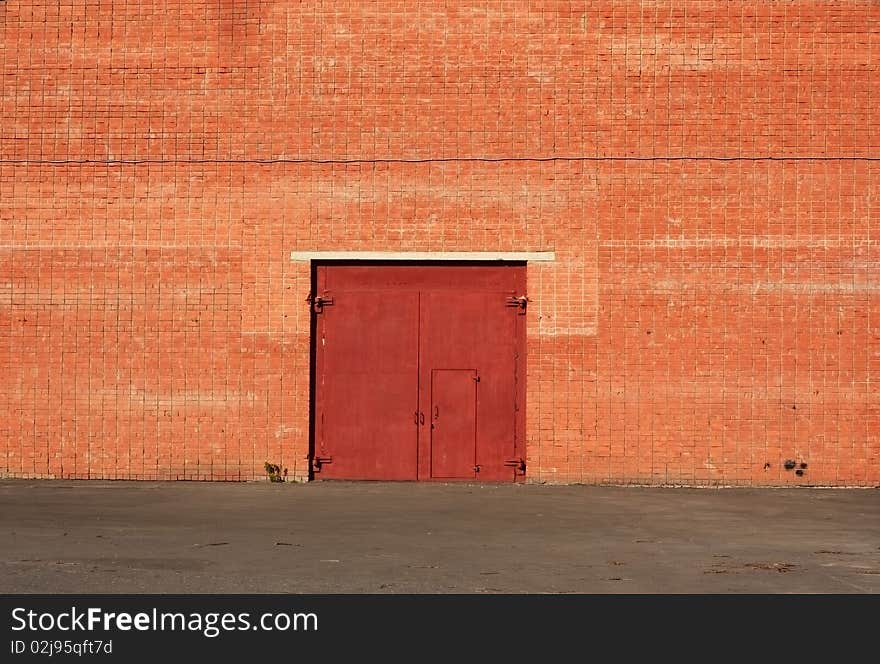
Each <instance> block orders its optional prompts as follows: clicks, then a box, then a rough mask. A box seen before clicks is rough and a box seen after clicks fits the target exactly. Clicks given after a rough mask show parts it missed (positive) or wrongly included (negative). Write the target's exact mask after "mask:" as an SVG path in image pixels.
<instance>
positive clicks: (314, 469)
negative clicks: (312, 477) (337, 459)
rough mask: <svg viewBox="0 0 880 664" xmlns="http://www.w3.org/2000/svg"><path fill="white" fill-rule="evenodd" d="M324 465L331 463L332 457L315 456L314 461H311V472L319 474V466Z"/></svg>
mask: <svg viewBox="0 0 880 664" xmlns="http://www.w3.org/2000/svg"><path fill="white" fill-rule="evenodd" d="M325 463H333V457H322V456H316V457H315V458H314V459H312V472H315V473H320V472H321V466H323V465H324V464H325Z"/></svg>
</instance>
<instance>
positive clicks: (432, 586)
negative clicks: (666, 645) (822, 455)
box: [0, 480, 880, 593]
mask: <svg viewBox="0 0 880 664" xmlns="http://www.w3.org/2000/svg"><path fill="white" fill-rule="evenodd" d="M0 532H2V533H3V537H2V541H0V592H4V593H21V592H25V593H30V592H50V593H71V592H88V593H98V592H100V593H125V592H160V593H167V592H182V593H205V592H221V593H222V592H258V593H269V592H285V593H286V592H293V593H297V592H301V593H339V592H354V593H364V592H379V593H398V592H411V593H428V592H439V593H450V592H455V593H491V592H524V593H544V592H547V593H569V592H592V593H628V592H640V593H658V592H659V593H670V592H687V593H703V592H711V593H727V592H769V593H791V592H805V593H877V592H880V491H878V490H876V489H865V490H814V489H793V490H759V489H720V490H719V489H649V488H609V487H584V486H567V487H561V486H537V485H524V486H523V485H517V486H514V485H502V486H497V485H496V486H489V485H476V484H474V485H470V484H469V485H463V484H454V485H444V484H408V483H407V484H384V483H330V482H325V483H314V484H307V485H306V484H269V483H266V484H199V483H152V482H150V483H133V482H62V481H54V482H49V481H47V482H31V481H20V480H19V481H16V480H8V481H0Z"/></svg>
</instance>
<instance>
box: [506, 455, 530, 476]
mask: <svg viewBox="0 0 880 664" xmlns="http://www.w3.org/2000/svg"><path fill="white" fill-rule="evenodd" d="M504 465H505V466H510V467H511V468H513V469H514V471H515V472H516V474H517V475H525V474H526V460H525V459H523V458H522V457H517V458H516V459H507V460H505V462H504Z"/></svg>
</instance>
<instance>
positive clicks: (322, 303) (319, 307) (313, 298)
mask: <svg viewBox="0 0 880 664" xmlns="http://www.w3.org/2000/svg"><path fill="white" fill-rule="evenodd" d="M306 302H308V303H309V304H311V305H312V311H314V312H315V313H316V314H319V313H321V312H322V311H324V307H329V306H331V305H332V304H333V298H332V297H327V296H325V295H315V294H314V293H309V296H308V297H307V298H306Z"/></svg>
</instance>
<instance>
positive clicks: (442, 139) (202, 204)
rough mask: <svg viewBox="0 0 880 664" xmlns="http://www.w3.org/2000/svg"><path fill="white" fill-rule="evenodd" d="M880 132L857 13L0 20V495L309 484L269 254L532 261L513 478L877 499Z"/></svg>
mask: <svg viewBox="0 0 880 664" xmlns="http://www.w3.org/2000/svg"><path fill="white" fill-rule="evenodd" d="M878 109H880V4H878V3H877V2H871V1H857V0H847V1H842V2H830V1H829V2H812V1H809V0H799V1H792V2H773V3H769V2H727V1H723V0H718V1H715V2H711V1H708V0H706V1H701V2H680V1H670V2H622V1H615V2H611V1H604V2H568V1H546V2H540V1H535V0H532V1H529V2H526V1H525V0H522V1H513V0H504V1H501V0H495V1H486V0H484V1H482V2H466V1H452V0H450V1H448V2H433V1H428V0H423V1H421V2H405V1H403V0H398V1H397V2H383V1H381V0H380V1H367V0H360V1H354V0H351V1H348V2H346V1H344V0H335V1H331V0H325V1H323V2H317V1H313V2H307V1H302V2H297V1H294V0H287V1H280V0H279V1H270V0H235V1H233V0H206V1H204V2H195V1H192V2H190V1H186V0H177V1H173V0H167V1H164V2H159V1H153V2H151V1H149V0H139V1H137V2H135V1H133V0H128V1H122V0H116V1H111V0H102V1H99V2H95V1H94V0H90V1H88V2H87V1H86V0H76V1H68V2H64V1H62V2H42V1H40V2H38V1H37V0H5V1H3V2H0V475H5V476H14V477H75V478H86V477H90V478H160V479H174V478H192V479H252V478H263V477H265V473H264V471H263V463H264V462H265V461H271V462H273V463H279V464H281V465H282V466H284V467H287V468H288V470H289V476H290V477H292V478H303V477H304V476H305V475H306V474H307V468H308V464H307V460H306V455H307V452H308V428H309V425H308V417H309V406H308V381H309V353H308V348H309V339H308V334H309V314H308V309H307V306H306V304H305V302H304V300H305V297H306V295H307V294H308V291H309V287H310V282H309V269H308V265H307V264H305V263H292V262H290V260H289V254H290V252H291V251H295V250H296V251H307V250H397V251H403V250H420V251H441V250H442V251H452V250H464V251H501V250H503V251H544V250H552V251H555V252H556V256H557V260H556V262H554V263H547V264H538V263H535V264H531V265H530V266H529V283H530V286H529V296H530V297H531V299H532V304H531V306H530V310H529V314H528V316H529V320H528V339H529V353H528V409H527V417H528V432H527V434H528V441H529V442H528V445H529V459H528V462H529V471H528V476H529V478H530V479H531V480H532V481H548V482H621V483H625V482H640V483H658V484H660V483H664V484H665V483H676V484H677V483H683V484H706V483H722V484H760V485H767V484H771V485H780V484H791V483H794V484H831V485H877V484H878V483H880V271H878V268H880V185H878V182H880V161H878V159H880V110H878ZM786 460H792V461H795V462H796V463H797V464H801V463H805V464H807V467H806V468H805V469H803V474H802V475H800V476H798V475H796V474H795V470H797V469H800V467H799V466H798V467H797V468H796V469H792V470H785V468H784V467H783V464H784V462H785V461H786Z"/></svg>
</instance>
